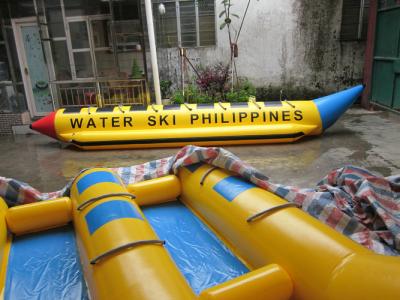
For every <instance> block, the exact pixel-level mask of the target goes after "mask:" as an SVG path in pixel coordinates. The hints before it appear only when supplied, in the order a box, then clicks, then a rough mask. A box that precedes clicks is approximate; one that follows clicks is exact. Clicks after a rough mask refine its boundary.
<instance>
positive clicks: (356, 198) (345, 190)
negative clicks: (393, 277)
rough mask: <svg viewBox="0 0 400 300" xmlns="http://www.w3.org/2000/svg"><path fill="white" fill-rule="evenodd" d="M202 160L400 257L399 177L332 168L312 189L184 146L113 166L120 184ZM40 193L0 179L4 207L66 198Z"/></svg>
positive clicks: (223, 154)
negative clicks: (161, 155) (274, 180)
mask: <svg viewBox="0 0 400 300" xmlns="http://www.w3.org/2000/svg"><path fill="white" fill-rule="evenodd" d="M199 162H205V163H208V164H211V165H214V166H217V167H220V168H223V169H226V170H229V171H232V172H234V173H236V174H238V175H240V176H242V177H243V178H245V179H246V180H248V181H251V182H253V183H254V184H256V185H258V186H259V187H261V188H263V189H266V190H268V191H270V192H273V193H275V194H277V195H278V196H280V197H282V198H284V199H286V200H287V201H290V202H295V203H297V204H298V205H299V206H301V208H302V209H303V210H304V211H306V212H308V213H309V214H310V215H312V216H314V217H315V218H317V219H319V220H320V221H322V222H324V223H326V224H327V225H329V226H331V227H332V228H334V229H336V230H337V231H339V232H341V233H343V234H345V235H347V236H348V237H350V238H351V239H353V240H354V241H356V242H358V243H360V244H361V245H364V246H365V247H367V248H369V249H371V250H373V251H375V252H377V253H381V254H386V255H399V254H400V175H397V176H391V177H386V178H385V177H380V176H376V175H374V174H372V173H371V172H369V171H367V170H364V169H362V168H358V167H354V166H345V167H343V168H340V169H336V170H333V171H332V172H330V173H329V174H328V175H327V176H326V177H325V178H324V179H322V180H321V182H319V183H318V184H317V187H316V188H313V189H299V188H296V187H292V186H285V185H281V184H276V183H272V182H271V181H270V180H269V179H268V177H266V176H265V175H263V174H262V173H260V172H259V171H257V170H256V169H255V168H253V167H251V166H249V165H248V164H246V163H244V162H243V161H241V160H240V159H239V158H238V157H236V156H235V155H233V154H232V153H230V152H228V151H226V150H224V149H223V148H203V147H195V146H187V147H184V148H182V149H181V150H180V151H179V152H178V153H177V154H176V155H175V156H171V157H167V158H163V159H159V160H155V161H151V162H147V163H144V164H141V165H136V166H131V167H121V168H113V171H115V172H116V173H118V174H119V175H120V176H121V178H122V180H123V181H124V182H125V184H131V183H135V182H139V181H143V180H147V179H152V178H157V177H161V176H164V175H167V174H171V173H176V172H177V169H178V168H179V167H182V166H187V165H191V164H195V163H199ZM69 187H70V184H68V185H67V186H66V187H64V188H63V189H62V190H60V191H56V192H52V193H41V192H39V191H38V190H36V189H34V188H33V187H31V186H29V185H28V184H26V183H23V182H20V181H18V180H15V179H10V178H4V177H0V196H1V197H3V198H4V199H5V200H6V202H7V204H8V205H9V206H15V205H20V204H26V203H31V202H35V201H41V200H50V199H54V198H57V197H60V196H66V195H69Z"/></svg>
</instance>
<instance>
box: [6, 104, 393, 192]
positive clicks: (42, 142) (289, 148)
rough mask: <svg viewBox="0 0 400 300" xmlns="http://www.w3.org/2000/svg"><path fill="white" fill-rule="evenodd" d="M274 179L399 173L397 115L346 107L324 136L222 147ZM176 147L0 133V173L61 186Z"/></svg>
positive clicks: (309, 181)
mask: <svg viewBox="0 0 400 300" xmlns="http://www.w3.org/2000/svg"><path fill="white" fill-rule="evenodd" d="M225 148H226V149H228V150H229V151H231V152H233V153H234V154H236V155H237V156H239V157H240V158H241V159H243V160H244V161H246V162H248V163H250V164H251V165H253V166H255V167H256V168H258V169H259V170H261V171H262V172H263V173H264V174H266V175H268V176H269V177H270V178H271V179H272V180H273V181H274V182H277V183H282V184H290V185H298V186H300V187H313V186H314V185H315V184H316V183H317V181H318V180H319V179H321V178H322V177H323V176H325V174H326V173H327V172H329V171H330V170H331V169H334V168H338V167H342V166H343V165H346V164H353V165H356V166H360V167H364V168H367V169H369V170H371V171H373V172H376V173H380V174H382V175H384V176H388V175H393V174H399V173H400V115H396V114H393V113H390V112H383V111H377V112H369V111H366V110H362V109H351V110H349V111H348V112H347V113H346V114H345V115H344V116H343V117H342V118H341V119H340V120H339V121H338V122H337V123H336V124H335V125H334V126H333V127H331V128H330V129H328V130H327V131H326V133H325V134H324V135H323V136H320V137H310V138H305V139H302V140H300V141H299V142H296V143H294V144H277V145H256V146H254V145H250V146H232V147H225ZM176 152H177V149H176V148H175V149H144V150H112V151H90V152H84V151H80V150H77V149H75V148H65V149H62V148H61V147H60V145H59V143H58V142H56V141H54V140H52V139H50V138H47V137H45V136H41V135H27V136H23V135H21V136H3V137H0V176H5V177H13V178H16V179H19V180H22V181H25V182H27V183H29V184H31V185H33V186H34V187H36V188H38V189H39V190H41V191H43V192H48V191H54V190H57V189H60V188H61V187H63V186H64V184H65V183H66V182H67V181H68V180H69V179H70V178H72V177H74V175H76V174H77V172H78V171H79V170H81V169H83V168H88V167H100V166H101V167H103V166H104V167H117V166H129V165H134V164H139V163H143V162H146V161H149V160H153V159H157V158H162V157H166V156H170V155H173V154H175V153H176Z"/></svg>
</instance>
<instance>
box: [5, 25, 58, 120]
mask: <svg viewBox="0 0 400 300" xmlns="http://www.w3.org/2000/svg"><path fill="white" fill-rule="evenodd" d="M12 24H13V31H14V37H15V43H16V47H17V53H18V60H19V64H20V68H21V72H22V79H23V82H24V89H25V94H26V98H27V104H28V108H29V112H30V114H31V116H32V117H36V116H45V115H47V114H48V113H49V112H51V111H53V110H54V106H53V100H52V97H51V93H50V88H49V75H48V70H47V65H46V61H45V58H44V55H43V48H42V41H41V38H40V33H39V27H38V26H37V24H36V19H35V18H22V19H14V20H12Z"/></svg>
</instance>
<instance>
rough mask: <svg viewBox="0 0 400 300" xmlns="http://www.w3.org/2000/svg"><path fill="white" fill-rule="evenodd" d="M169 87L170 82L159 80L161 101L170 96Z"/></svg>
mask: <svg viewBox="0 0 400 300" xmlns="http://www.w3.org/2000/svg"><path fill="white" fill-rule="evenodd" d="M171 85H172V81H170V80H160V89H161V97H162V98H163V99H166V98H168V97H169V96H170V95H171Z"/></svg>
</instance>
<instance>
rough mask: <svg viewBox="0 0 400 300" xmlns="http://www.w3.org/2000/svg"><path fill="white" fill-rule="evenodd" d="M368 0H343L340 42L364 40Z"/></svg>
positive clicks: (366, 26) (366, 27)
mask: <svg viewBox="0 0 400 300" xmlns="http://www.w3.org/2000/svg"><path fill="white" fill-rule="evenodd" d="M368 9H369V0H343V7H342V25H341V30H340V39H341V40H342V41H357V40H365V39H366V37H367V29H368Z"/></svg>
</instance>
